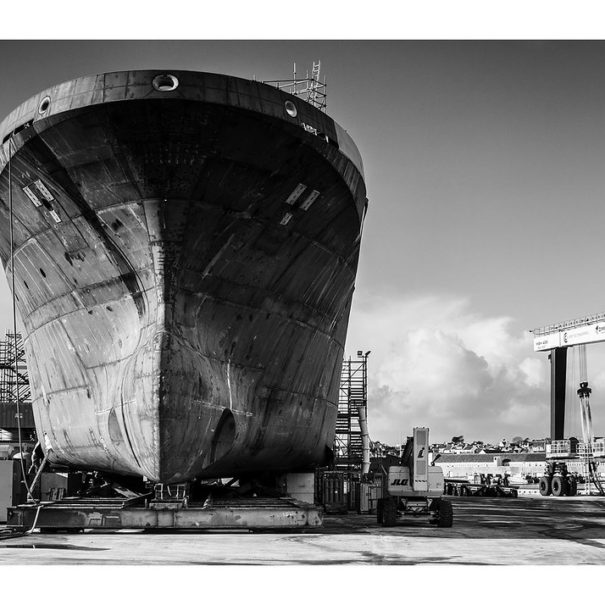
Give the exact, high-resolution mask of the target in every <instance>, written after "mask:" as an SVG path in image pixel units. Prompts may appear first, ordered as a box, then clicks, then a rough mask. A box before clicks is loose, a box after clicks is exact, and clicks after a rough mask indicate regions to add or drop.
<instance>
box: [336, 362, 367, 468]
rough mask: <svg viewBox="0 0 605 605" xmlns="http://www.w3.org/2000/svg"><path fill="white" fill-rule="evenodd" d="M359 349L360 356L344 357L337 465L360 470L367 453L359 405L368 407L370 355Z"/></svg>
mask: <svg viewBox="0 0 605 605" xmlns="http://www.w3.org/2000/svg"><path fill="white" fill-rule="evenodd" d="M369 354H370V351H368V352H367V353H363V351H358V352H357V359H351V358H350V357H349V359H344V360H343V363H342V374H341V375H340V391H339V397H338V416H337V417H336V434H335V437H334V467H335V468H336V469H337V470H348V471H353V470H360V469H361V461H362V456H363V451H362V450H363V448H362V443H361V426H360V424H359V409H360V408H364V409H365V410H366V411H367V409H368V355H369Z"/></svg>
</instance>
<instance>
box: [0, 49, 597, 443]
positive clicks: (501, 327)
mask: <svg viewBox="0 0 605 605" xmlns="http://www.w3.org/2000/svg"><path fill="white" fill-rule="evenodd" d="M0 56H1V57H2V61H1V62H0V81H2V82H3V88H2V95H1V96H0V116H1V117H4V116H5V115H6V114H7V113H8V112H9V111H10V110H11V109H13V108H14V107H15V106H17V105H18V104H20V103H21V102H23V101H24V100H25V99H27V98H28V97H29V96H31V95H33V94H35V93H36V92H38V91H40V90H41V89H43V88H45V87H47V86H50V85H52V84H55V83H57V82H60V81H64V80H69V79H71V78H74V77H76V76H80V75H84V74H92V73H99V72H104V71H113V70H121V69H138V68H160V69H163V68H174V69H194V70H201V71H210V72H219V73H227V74H232V75H235V76H240V77H244V78H252V77H253V76H256V78H257V79H260V80H263V79H265V80H270V79H277V78H280V77H281V78H283V77H289V75H290V73H291V70H292V62H293V61H296V63H297V66H298V71H299V73H300V72H301V71H304V70H305V69H307V68H309V69H310V67H311V63H312V61H313V60H314V59H315V60H317V59H321V62H322V72H323V73H325V74H326V75H327V81H328V113H329V114H330V115H331V116H332V117H333V118H334V119H335V120H336V121H337V122H338V123H340V124H341V125H342V126H343V127H344V128H345V129H347V130H348V132H349V133H350V134H351V136H352V137H353V139H354V140H355V141H356V143H357V145H358V147H359V149H360V151H361V154H362V156H363V160H364V165H365V176H366V185H367V190H368V197H369V200H370V207H369V211H368V216H367V220H366V224H365V231H364V238H363V244H362V253H361V260H360V265H359V272H358V278H357V288H356V293H355V296H354V305H353V311H352V315H351V322H350V329H349V336H348V340H347V353H348V354H352V355H355V352H356V351H357V349H364V350H371V351H372V353H371V355H370V358H369V376H370V399H369V422H370V431H371V434H372V438H373V439H374V440H382V441H387V442H391V443H394V442H399V441H400V439H401V436H402V435H405V434H409V433H410V429H411V427H412V426H415V425H425V426H429V427H430V428H431V431H432V433H431V437H432V440H433V441H435V440H442V439H448V438H450V437H451V436H452V435H460V434H463V435H465V437H466V438H467V440H468V439H479V438H481V439H488V440H499V439H500V438H501V437H507V438H512V437H514V436H517V435H519V436H522V437H525V436H531V437H541V436H545V435H547V434H548V432H549V415H548V397H549V395H548V363H547V358H546V355H545V354H534V353H533V348H532V342H531V339H530V337H529V335H528V334H527V330H528V329H530V328H533V327H536V326H540V325H543V324H547V323H552V322H556V321H561V320H565V319H571V318H574V317H578V316H583V315H586V314H592V313H595V312H603V311H605V301H603V300H602V299H601V296H602V287H601V283H600V280H599V279H598V275H599V272H600V270H599V267H600V265H599V262H600V259H601V248H602V246H603V238H602V224H603V213H602V210H601V209H602V197H603V194H604V191H605V187H604V186H605V77H604V76H603V69H602V66H603V64H604V60H605V43H603V42H587V41H575V42H545V41H540V42H523V41H513V42H497V41H496V42H480V41H477V42H461V41H449V42H437V41H426V42H422V41H409V42H390V41H381V42H371V41H370V42H367V41H356V42H343V41H337V42H325V41H314V42H304V41H284V42H261V41H247V42H230V41H215V42H184V41H175V42H167V41H165V42H144V41H137V42H118V41H110V42H103V41H94V42H93V41H90V42H52V41H44V42H38V43H36V42H32V41H25V42H0ZM8 327H10V297H9V294H8V289H7V287H6V284H5V281H4V277H3V276H2V278H1V279H0V332H1V333H2V334H3V333H4V331H5V330H6V329H7V328H8ZM570 377H571V375H570ZM589 378H590V381H591V383H592V386H593V389H594V393H593V402H592V404H593V417H594V420H595V425H596V432H597V434H602V433H603V432H604V429H605V422H604V419H605V410H604V409H603V405H602V402H603V401H605V397H603V396H602V395H601V394H600V393H601V392H603V391H605V353H604V352H603V349H602V347H599V346H593V347H590V348H589ZM572 386H573V388H574V389H575V388H576V386H575V385H572ZM570 398H571V397H570ZM573 404H574V406H575V399H573ZM572 411H573V412H576V411H577V410H576V408H575V407H574V409H573V410H572ZM571 418H573V421H572V422H571V424H570V426H572V427H574V429H575V430H576V431H577V428H578V426H579V421H577V419H576V417H575V416H574V415H573V414H572V416H571ZM574 423H575V425H574Z"/></svg>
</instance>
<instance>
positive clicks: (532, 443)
mask: <svg viewBox="0 0 605 605" xmlns="http://www.w3.org/2000/svg"><path fill="white" fill-rule="evenodd" d="M549 443H551V440H550V439H549V438H548V437H545V438H543V439H530V438H529V437H525V438H522V437H513V439H511V440H510V441H508V440H507V439H502V440H501V441H499V442H498V443H497V444H492V443H487V442H485V441H473V442H471V443H466V441H465V440H464V436H463V435H459V436H454V437H452V439H451V440H450V441H448V442H447V443H433V444H431V445H430V448H429V449H430V452H431V453H433V454H499V453H513V454H515V453H519V454H521V453H540V452H545V451H546V446H547V444H549ZM404 446H405V443H403V444H401V445H387V444H385V443H381V442H380V441H373V442H371V444H370V455H371V456H376V457H383V456H387V455H392V456H399V455H400V454H401V451H402V449H403V447H404Z"/></svg>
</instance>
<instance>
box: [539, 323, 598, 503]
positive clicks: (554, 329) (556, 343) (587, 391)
mask: <svg viewBox="0 0 605 605" xmlns="http://www.w3.org/2000/svg"><path fill="white" fill-rule="evenodd" d="M531 332H532V333H533V335H534V351H549V352H550V354H549V359H550V362H551V385H550V391H551V439H552V440H553V444H552V445H554V444H555V442H556V441H560V440H563V437H564V418H565V382H566V372H567V350H568V349H569V348H571V347H574V346H575V347H577V348H578V359H579V370H580V385H579V388H578V389H577V391H576V393H577V395H578V399H579V402H580V420H581V426H582V442H581V443H580V444H579V451H578V453H579V456H580V460H581V463H582V471H583V475H584V477H585V478H586V484H585V490H586V493H590V482H591V481H592V483H594V485H595V486H596V488H597V489H598V491H599V493H600V494H601V495H605V491H604V490H603V486H602V485H601V482H600V480H599V477H598V474H597V464H596V462H595V458H594V452H595V439H594V433H593V428H592V414H591V411H590V395H591V393H592V389H591V388H590V387H589V386H588V369H587V363H586V345H587V344H591V343H596V342H603V341H605V314H600V315H593V316H589V317H585V318H581V319H575V320H572V321H567V322H563V323H560V324H552V325H549V326H545V327H543V328H536V329H534V330H531ZM555 466H556V465H555ZM547 467H549V468H550V467H552V468H554V466H553V465H547ZM551 479H553V480H554V477H551ZM557 485H558V483H557ZM562 485H564V484H562ZM545 488H548V486H545ZM541 491H542V490H541ZM550 491H551V490H550V489H546V492H547V493H550ZM564 492H565V489H562V493H561V494H557V495H565V493H564Z"/></svg>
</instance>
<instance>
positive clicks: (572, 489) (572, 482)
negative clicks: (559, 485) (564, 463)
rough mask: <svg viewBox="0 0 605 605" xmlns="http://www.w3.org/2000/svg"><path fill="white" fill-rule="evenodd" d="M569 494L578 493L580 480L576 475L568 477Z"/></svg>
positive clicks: (575, 494)
mask: <svg viewBox="0 0 605 605" xmlns="http://www.w3.org/2000/svg"><path fill="white" fill-rule="evenodd" d="M567 495H568V496H577V495H578V482H577V481H576V478H575V477H567Z"/></svg>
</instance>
